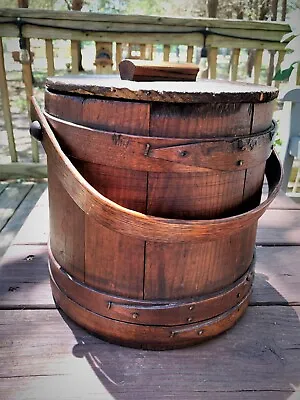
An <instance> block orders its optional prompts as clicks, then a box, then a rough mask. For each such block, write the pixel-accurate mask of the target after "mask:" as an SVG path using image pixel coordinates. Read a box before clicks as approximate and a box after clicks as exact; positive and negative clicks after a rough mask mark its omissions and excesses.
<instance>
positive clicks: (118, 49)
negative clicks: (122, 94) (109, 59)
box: [116, 43, 122, 71]
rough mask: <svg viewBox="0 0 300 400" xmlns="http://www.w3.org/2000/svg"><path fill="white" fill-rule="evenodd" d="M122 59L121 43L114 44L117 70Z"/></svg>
mask: <svg viewBox="0 0 300 400" xmlns="http://www.w3.org/2000/svg"><path fill="white" fill-rule="evenodd" d="M121 61H122V43H117V44H116V64H117V71H119V64H120V62H121Z"/></svg>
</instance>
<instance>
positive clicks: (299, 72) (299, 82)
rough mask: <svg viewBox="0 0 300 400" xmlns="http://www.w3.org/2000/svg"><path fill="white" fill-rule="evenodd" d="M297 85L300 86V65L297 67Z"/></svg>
mask: <svg viewBox="0 0 300 400" xmlns="http://www.w3.org/2000/svg"><path fill="white" fill-rule="evenodd" d="M296 85H300V65H299V63H298V66H297V76H296Z"/></svg>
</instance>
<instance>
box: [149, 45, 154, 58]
mask: <svg viewBox="0 0 300 400" xmlns="http://www.w3.org/2000/svg"><path fill="white" fill-rule="evenodd" d="M153 58H154V45H153V44H151V45H150V60H153Z"/></svg>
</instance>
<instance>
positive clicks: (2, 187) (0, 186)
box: [0, 182, 8, 195]
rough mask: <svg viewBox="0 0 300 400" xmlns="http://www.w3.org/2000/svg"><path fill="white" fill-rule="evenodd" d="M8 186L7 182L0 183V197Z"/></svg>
mask: <svg viewBox="0 0 300 400" xmlns="http://www.w3.org/2000/svg"><path fill="white" fill-rule="evenodd" d="M7 186H8V183H7V182H0V195H1V193H2V192H3V191H4V190H5V188H6V187H7Z"/></svg>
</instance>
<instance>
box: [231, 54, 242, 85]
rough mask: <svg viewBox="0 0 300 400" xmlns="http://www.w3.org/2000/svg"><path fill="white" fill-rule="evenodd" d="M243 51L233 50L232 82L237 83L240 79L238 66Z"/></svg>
mask: <svg viewBox="0 0 300 400" xmlns="http://www.w3.org/2000/svg"><path fill="white" fill-rule="evenodd" d="M240 52H241V49H232V58H231V69H230V80H231V81H236V80H237V77H238V66H239V57H240Z"/></svg>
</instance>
